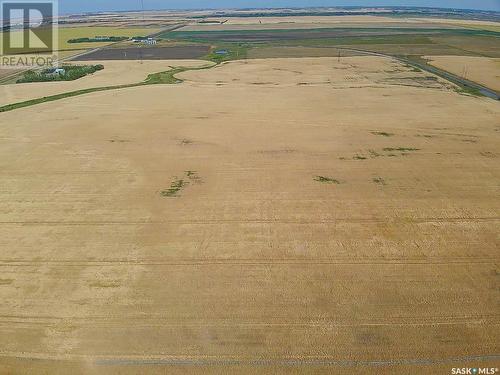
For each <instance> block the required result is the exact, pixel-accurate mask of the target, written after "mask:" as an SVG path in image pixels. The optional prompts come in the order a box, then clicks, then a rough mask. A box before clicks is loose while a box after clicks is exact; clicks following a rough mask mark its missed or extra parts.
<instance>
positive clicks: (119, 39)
mask: <svg viewBox="0 0 500 375" xmlns="http://www.w3.org/2000/svg"><path fill="white" fill-rule="evenodd" d="M124 40H128V37H127V36H107V37H98V36H97V37H95V38H75V39H70V40H68V43H70V44H74V43H102V42H112V43H115V42H122V41H124Z"/></svg>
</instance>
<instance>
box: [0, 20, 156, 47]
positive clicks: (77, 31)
mask: <svg viewBox="0 0 500 375" xmlns="http://www.w3.org/2000/svg"><path fill="white" fill-rule="evenodd" d="M158 31H160V29H158V28H125V27H106V26H100V27H60V28H59V38H58V39H59V50H60V51H64V50H77V49H89V48H97V47H102V46H106V45H108V44H110V42H102V43H101V42H96V43H78V44H74V43H73V44H72V43H68V40H70V39H77V38H93V37H95V36H126V37H133V36H146V35H150V34H154V33H156V32H158ZM1 35H2V33H0V37H1Z"/></svg>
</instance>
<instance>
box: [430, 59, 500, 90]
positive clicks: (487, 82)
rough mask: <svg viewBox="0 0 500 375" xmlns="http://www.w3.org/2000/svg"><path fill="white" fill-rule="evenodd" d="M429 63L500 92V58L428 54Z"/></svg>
mask: <svg viewBox="0 0 500 375" xmlns="http://www.w3.org/2000/svg"><path fill="white" fill-rule="evenodd" d="M425 58H426V59H429V60H430V61H429V64H431V65H434V66H436V67H438V68H440V69H444V70H447V71H448V72H451V73H453V74H455V75H457V76H459V77H465V78H467V79H469V80H471V81H474V82H477V83H480V84H482V85H484V86H487V87H489V88H492V89H493V90H497V91H499V92H500V59H494V58H489V57H475V56H426V57H425Z"/></svg>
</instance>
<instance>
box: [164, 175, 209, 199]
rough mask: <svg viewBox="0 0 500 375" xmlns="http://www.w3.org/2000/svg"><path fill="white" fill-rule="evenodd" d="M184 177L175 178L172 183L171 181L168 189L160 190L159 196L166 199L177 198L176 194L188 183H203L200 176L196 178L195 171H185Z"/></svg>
mask: <svg viewBox="0 0 500 375" xmlns="http://www.w3.org/2000/svg"><path fill="white" fill-rule="evenodd" d="M184 176H185V178H177V177H175V179H174V181H172V183H171V184H170V187H169V188H168V189H165V190H162V191H161V192H160V195H161V196H162V197H167V198H172V197H177V196H178V194H179V193H180V192H181V191H182V190H183V189H184V188H186V187H187V186H188V185H189V184H190V183H195V184H201V183H203V181H202V180H201V178H200V176H198V172H196V171H185V172H184Z"/></svg>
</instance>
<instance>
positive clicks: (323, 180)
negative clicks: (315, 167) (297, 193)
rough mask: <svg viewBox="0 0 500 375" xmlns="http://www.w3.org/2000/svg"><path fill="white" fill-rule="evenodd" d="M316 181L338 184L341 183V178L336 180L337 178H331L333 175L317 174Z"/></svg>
mask: <svg viewBox="0 0 500 375" xmlns="http://www.w3.org/2000/svg"><path fill="white" fill-rule="evenodd" d="M314 181H317V182H321V183H323V184H336V185H339V184H340V181H339V180H336V179H334V178H331V177H325V176H316V177H315V178H314Z"/></svg>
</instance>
